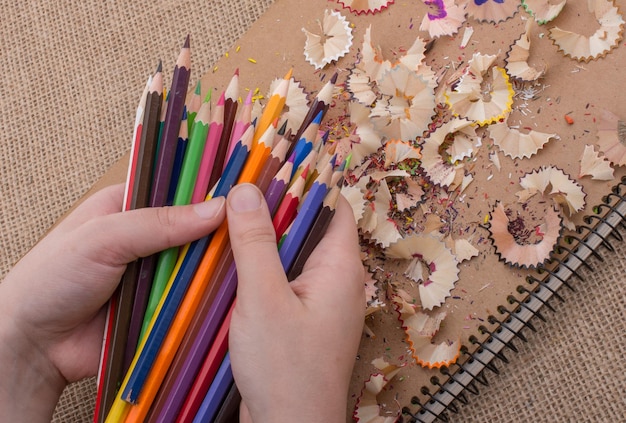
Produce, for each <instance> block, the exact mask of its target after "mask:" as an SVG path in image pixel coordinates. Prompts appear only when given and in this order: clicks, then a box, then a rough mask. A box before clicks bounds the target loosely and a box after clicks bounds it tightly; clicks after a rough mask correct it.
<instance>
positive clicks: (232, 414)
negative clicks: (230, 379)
mask: <svg viewBox="0 0 626 423" xmlns="http://www.w3.org/2000/svg"><path fill="white" fill-rule="evenodd" d="M240 403H241V395H240V394H239V389H237V385H236V384H234V383H232V384H231V385H230V390H229V391H228V394H227V395H226V398H224V401H223V402H222V406H221V407H220V411H219V413H217V416H215V420H213V423H231V422H234V421H237V419H238V416H239V405H240Z"/></svg>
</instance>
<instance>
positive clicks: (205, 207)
mask: <svg viewBox="0 0 626 423" xmlns="http://www.w3.org/2000/svg"><path fill="white" fill-rule="evenodd" d="M224 202H225V200H224V197H216V198H212V199H211V200H209V201H203V202H201V203H198V204H196V205H194V206H193V208H194V210H195V212H196V214H197V215H198V216H200V217H201V218H203V219H213V218H214V217H215V216H217V215H218V214H219V213H220V211H221V210H222V208H223V207H224Z"/></svg>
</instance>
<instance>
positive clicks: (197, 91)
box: [194, 81, 202, 95]
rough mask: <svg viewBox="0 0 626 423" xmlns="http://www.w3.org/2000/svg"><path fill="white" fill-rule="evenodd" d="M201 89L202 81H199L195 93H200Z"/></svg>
mask: <svg viewBox="0 0 626 423" xmlns="http://www.w3.org/2000/svg"><path fill="white" fill-rule="evenodd" d="M201 91H202V87H201V84H200V81H198V82H197V83H196V89H195V90H194V93H195V94H198V95H200V92H201Z"/></svg>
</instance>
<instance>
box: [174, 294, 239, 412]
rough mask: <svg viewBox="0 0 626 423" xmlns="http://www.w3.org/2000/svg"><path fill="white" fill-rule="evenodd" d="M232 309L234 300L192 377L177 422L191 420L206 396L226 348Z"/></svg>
mask: <svg viewBox="0 0 626 423" xmlns="http://www.w3.org/2000/svg"><path fill="white" fill-rule="evenodd" d="M234 309H235V302H233V303H232V304H231V305H230V309H229V310H228V313H227V314H226V317H224V320H223V321H222V324H221V325H220V328H219V331H218V332H217V335H216V336H215V340H214V342H213V344H212V345H211V348H210V349H209V352H208V353H207V355H206V357H205V358H204V361H203V363H202V367H201V368H200V371H199V372H198V374H197V375H196V377H195V379H194V383H193V385H192V387H191V389H190V391H189V394H188V395H187V396H186V397H185V403H184V404H183V406H182V408H181V409H180V412H179V413H178V418H177V419H176V421H177V422H189V421H192V419H193V418H194V416H195V415H196V413H197V412H198V409H199V408H200V405H201V404H202V401H203V400H204V398H205V397H206V393H207V391H208V390H209V387H210V385H211V382H212V381H213V379H214V378H215V374H216V373H217V370H218V368H219V366H220V363H221V362H222V360H223V357H224V356H225V355H226V352H227V350H228V333H229V330H230V321H231V318H232V314H233V310H234Z"/></svg>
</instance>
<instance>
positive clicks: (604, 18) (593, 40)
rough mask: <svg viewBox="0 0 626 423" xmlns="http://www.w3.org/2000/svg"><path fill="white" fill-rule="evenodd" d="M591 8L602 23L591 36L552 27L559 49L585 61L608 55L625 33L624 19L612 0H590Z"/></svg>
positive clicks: (580, 60)
mask: <svg viewBox="0 0 626 423" xmlns="http://www.w3.org/2000/svg"><path fill="white" fill-rule="evenodd" d="M589 10H590V12H592V13H593V14H594V16H595V18H596V20H597V21H598V24H599V25H600V27H599V28H598V29H597V30H596V32H595V33H594V34H593V35H591V36H590V37H587V36H585V35H582V34H578V33H576V32H572V31H566V30H563V29H561V28H559V27H554V28H552V29H550V39H551V40H552V42H553V43H554V45H556V46H557V47H558V49H559V51H561V52H562V53H563V54H564V55H565V56H567V57H571V58H572V59H574V60H577V61H579V62H585V63H586V62H589V61H590V60H596V59H598V58H600V57H604V56H606V55H607V54H608V53H609V51H611V50H612V49H613V48H615V47H617V45H618V44H619V42H620V40H621V39H622V36H623V33H624V19H623V17H622V15H621V14H620V13H619V9H618V8H617V6H615V4H614V2H613V1H612V0H589Z"/></svg>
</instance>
